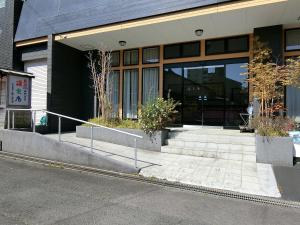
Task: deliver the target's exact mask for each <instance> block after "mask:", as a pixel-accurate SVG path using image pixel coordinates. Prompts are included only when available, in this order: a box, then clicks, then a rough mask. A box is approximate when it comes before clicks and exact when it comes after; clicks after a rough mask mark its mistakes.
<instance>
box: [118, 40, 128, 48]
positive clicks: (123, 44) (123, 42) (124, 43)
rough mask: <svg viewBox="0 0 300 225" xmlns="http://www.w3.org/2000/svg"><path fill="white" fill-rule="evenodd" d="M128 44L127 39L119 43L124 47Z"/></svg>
mask: <svg viewBox="0 0 300 225" xmlns="http://www.w3.org/2000/svg"><path fill="white" fill-rule="evenodd" d="M126 44H127V43H126V41H119V45H121V46H122V47H124V46H125V45H126Z"/></svg>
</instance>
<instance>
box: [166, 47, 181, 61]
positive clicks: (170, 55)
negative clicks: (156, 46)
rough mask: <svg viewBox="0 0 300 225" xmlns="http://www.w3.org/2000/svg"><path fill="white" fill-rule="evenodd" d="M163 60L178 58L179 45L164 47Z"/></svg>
mask: <svg viewBox="0 0 300 225" xmlns="http://www.w3.org/2000/svg"><path fill="white" fill-rule="evenodd" d="M164 58H165V59H175V58H180V45H166V46H165V48H164Z"/></svg>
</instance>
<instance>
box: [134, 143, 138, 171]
mask: <svg viewBox="0 0 300 225" xmlns="http://www.w3.org/2000/svg"><path fill="white" fill-rule="evenodd" d="M134 166H135V168H138V167H137V148H136V138H134Z"/></svg>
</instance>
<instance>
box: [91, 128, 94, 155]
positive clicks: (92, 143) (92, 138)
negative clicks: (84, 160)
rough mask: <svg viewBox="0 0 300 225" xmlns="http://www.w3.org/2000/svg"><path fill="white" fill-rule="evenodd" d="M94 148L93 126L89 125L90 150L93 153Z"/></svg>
mask: <svg viewBox="0 0 300 225" xmlns="http://www.w3.org/2000/svg"><path fill="white" fill-rule="evenodd" d="M93 148H94V126H91V152H92V153H93V152H94V151H93Z"/></svg>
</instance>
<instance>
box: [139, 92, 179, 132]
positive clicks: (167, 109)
mask: <svg viewBox="0 0 300 225" xmlns="http://www.w3.org/2000/svg"><path fill="white" fill-rule="evenodd" d="M179 104H180V103H178V102H175V101H174V100H173V99H166V100H165V99H163V98H157V99H155V100H154V101H152V102H149V103H148V104H147V105H145V106H144V107H143V108H142V110H141V113H140V115H139V122H140V125H141V128H142V130H143V131H144V132H145V133H146V134H149V135H150V136H152V135H153V134H154V133H155V132H156V131H159V130H162V129H164V128H165V127H166V125H167V123H168V122H169V121H170V117H171V116H172V115H173V114H175V113H177V111H176V110H175V108H176V106H178V105H179Z"/></svg>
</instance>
